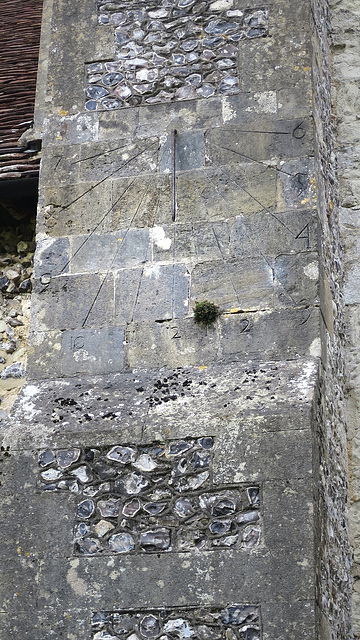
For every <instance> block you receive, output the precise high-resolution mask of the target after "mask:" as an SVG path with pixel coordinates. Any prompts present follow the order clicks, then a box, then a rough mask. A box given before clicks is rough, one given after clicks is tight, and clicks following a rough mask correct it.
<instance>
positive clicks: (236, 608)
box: [221, 604, 258, 625]
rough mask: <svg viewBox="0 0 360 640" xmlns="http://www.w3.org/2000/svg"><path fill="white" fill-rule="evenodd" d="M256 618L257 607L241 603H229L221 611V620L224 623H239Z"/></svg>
mask: <svg viewBox="0 0 360 640" xmlns="http://www.w3.org/2000/svg"><path fill="white" fill-rule="evenodd" d="M257 618H258V610H257V607H252V606H250V605H249V606H247V605H245V606H242V605H236V604H234V605H230V606H229V607H226V609H223V610H222V612H221V621H222V622H223V623H224V624H235V625H240V624H242V623H243V622H253V621H254V620H256V619H257Z"/></svg>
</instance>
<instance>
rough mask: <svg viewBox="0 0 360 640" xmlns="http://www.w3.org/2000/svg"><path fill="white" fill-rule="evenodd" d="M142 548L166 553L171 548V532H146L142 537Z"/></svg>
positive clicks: (165, 530)
mask: <svg viewBox="0 0 360 640" xmlns="http://www.w3.org/2000/svg"><path fill="white" fill-rule="evenodd" d="M140 546H141V547H142V548H143V549H145V551H164V550H165V549H168V548H169V547H170V531H169V530H168V529H157V530H156V531H146V532H145V533H142V534H141V535H140Z"/></svg>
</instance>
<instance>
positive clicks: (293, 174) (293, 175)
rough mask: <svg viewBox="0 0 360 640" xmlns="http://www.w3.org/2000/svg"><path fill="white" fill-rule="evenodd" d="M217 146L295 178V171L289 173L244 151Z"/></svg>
mask: <svg viewBox="0 0 360 640" xmlns="http://www.w3.org/2000/svg"><path fill="white" fill-rule="evenodd" d="M289 135H290V134H289ZM217 146H218V147H219V148H220V149H225V151H231V153H235V154H236V155H237V156H241V157H242V158H246V159H247V160H250V161H251V162H256V164H262V165H263V166H264V167H266V168H267V169H275V170H276V171H278V172H279V173H284V174H285V175H286V176H291V178H296V176H297V175H298V174H297V173H289V171H284V169H279V168H278V167H273V166H272V165H269V164H268V163H267V162H264V161H263V160H255V158H250V156H247V155H245V153H240V151H237V150H236V149H230V148H229V147H223V146H222V145H220V144H219V145H217Z"/></svg>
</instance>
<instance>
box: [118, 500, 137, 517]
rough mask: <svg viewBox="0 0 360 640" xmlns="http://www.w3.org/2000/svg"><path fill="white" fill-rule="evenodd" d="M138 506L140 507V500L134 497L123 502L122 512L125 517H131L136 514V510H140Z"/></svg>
mask: <svg viewBox="0 0 360 640" xmlns="http://www.w3.org/2000/svg"><path fill="white" fill-rule="evenodd" d="M140 507H141V504H140V500H138V499H137V498H134V500H129V502H127V503H126V504H124V506H123V510H122V513H123V515H124V516H126V517H127V518H133V517H134V516H135V515H136V514H137V512H138V511H139V510H140Z"/></svg>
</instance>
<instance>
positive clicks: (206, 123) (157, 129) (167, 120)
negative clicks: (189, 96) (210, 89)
mask: <svg viewBox="0 0 360 640" xmlns="http://www.w3.org/2000/svg"><path fill="white" fill-rule="evenodd" d="M221 121H222V120H221V102H220V100H219V99H218V98H208V99H207V100H186V101H183V102H174V103H172V104H156V105H151V107H142V108H141V109H140V110H139V128H138V131H137V134H138V136H140V137H148V136H161V135H164V134H169V132H170V131H172V130H173V129H176V130H177V131H178V132H179V133H184V132H186V131H192V130H193V129H200V128H208V127H216V126H219V125H220V124H221Z"/></svg>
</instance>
